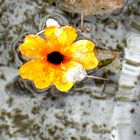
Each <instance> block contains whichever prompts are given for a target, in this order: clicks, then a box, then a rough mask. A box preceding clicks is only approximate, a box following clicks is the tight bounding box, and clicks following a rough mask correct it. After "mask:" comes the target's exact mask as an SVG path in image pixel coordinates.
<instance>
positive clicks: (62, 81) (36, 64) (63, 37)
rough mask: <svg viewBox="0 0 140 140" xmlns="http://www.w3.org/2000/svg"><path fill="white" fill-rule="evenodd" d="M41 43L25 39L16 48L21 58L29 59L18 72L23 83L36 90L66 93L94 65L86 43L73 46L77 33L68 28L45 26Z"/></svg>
mask: <svg viewBox="0 0 140 140" xmlns="http://www.w3.org/2000/svg"><path fill="white" fill-rule="evenodd" d="M44 35H45V39H44V38H43V37H41V36H39V35H33V34H31V35H27V36H26V37H25V40H24V43H23V44H21V45H20V46H19V50H20V51H21V53H22V55H23V56H25V57H27V58H29V59H31V60H30V61H28V62H26V63H25V64H24V65H23V66H22V67H21V68H20V69H19V74H20V76H21V77H22V78H23V79H29V80H32V81H33V82H34V84H35V86H36V87H37V88H39V89H43V88H47V87H48V86H49V85H51V84H54V85H55V86H56V87H57V88H58V89H59V90H60V91H68V90H69V89H70V88H71V87H72V86H73V85H74V83H75V82H76V81H78V80H81V79H83V78H84V77H85V75H86V71H85V69H93V68H95V67H96V66H97V65H98V60H97V59H96V57H95V55H94V52H93V49H94V43H93V42H91V41H89V40H79V41H76V42H74V40H75V39H76V37H77V35H78V34H77V31H76V29H75V28H74V27H72V26H63V27H57V26H49V27H46V28H45V29H44Z"/></svg>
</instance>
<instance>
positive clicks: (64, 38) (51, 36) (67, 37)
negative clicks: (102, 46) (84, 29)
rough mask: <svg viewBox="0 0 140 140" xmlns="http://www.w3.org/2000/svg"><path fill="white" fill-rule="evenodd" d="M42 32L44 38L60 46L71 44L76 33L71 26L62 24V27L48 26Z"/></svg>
mask: <svg viewBox="0 0 140 140" xmlns="http://www.w3.org/2000/svg"><path fill="white" fill-rule="evenodd" d="M44 34H45V36H46V40H48V41H53V42H54V45H56V47H58V45H61V47H66V46H67V45H71V44H72V42H73V41H74V40H75V39H76V37H77V35H78V34H77V31H76V29H75V28H74V27H72V26H63V27H62V28H60V27H54V26H50V27H47V28H46V29H45V31H44Z"/></svg>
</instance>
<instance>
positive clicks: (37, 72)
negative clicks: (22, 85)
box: [19, 60, 54, 89]
mask: <svg viewBox="0 0 140 140" xmlns="http://www.w3.org/2000/svg"><path fill="white" fill-rule="evenodd" d="M19 74H20V76H21V77H22V78H23V79H29V80H32V81H33V82H34V84H35V86H36V87H37V88H39V89H43V88H47V87H48V86H49V85H50V84H51V83H52V80H53V77H54V70H53V68H51V67H50V66H49V65H46V63H44V62H43V61H42V60H31V61H29V62H27V63H25V64H24V65H23V66H22V67H21V68H20V69H19Z"/></svg>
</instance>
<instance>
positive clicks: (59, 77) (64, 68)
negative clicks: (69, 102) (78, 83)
mask: <svg viewBox="0 0 140 140" xmlns="http://www.w3.org/2000/svg"><path fill="white" fill-rule="evenodd" d="M78 66H80V67H81V65H80V64H79V63H77V62H74V61H70V62H68V63H65V64H62V65H61V69H59V70H56V72H55V77H54V80H53V83H54V85H55V86H56V87H57V88H58V89H59V90H60V91H63V92H66V91H68V90H69V89H70V88H71V87H72V86H73V85H74V83H75V82H72V81H71V80H69V78H68V77H69V75H70V74H72V76H73V73H71V69H73V68H74V67H78ZM73 72H74V71H73Z"/></svg>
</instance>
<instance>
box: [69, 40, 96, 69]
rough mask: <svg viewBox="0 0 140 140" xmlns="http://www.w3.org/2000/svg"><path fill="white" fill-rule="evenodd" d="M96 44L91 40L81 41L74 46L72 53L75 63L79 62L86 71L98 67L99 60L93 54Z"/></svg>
mask: <svg viewBox="0 0 140 140" xmlns="http://www.w3.org/2000/svg"><path fill="white" fill-rule="evenodd" d="M93 49H94V43H93V42H91V41H89V40H79V41H77V42H75V43H73V44H72V46H71V49H70V52H71V54H72V58H73V60H74V61H77V62H79V63H80V64H82V66H83V67H84V68H85V69H93V68H95V67H97V65H98V60H97V58H96V56H95V55H94V52H93Z"/></svg>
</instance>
